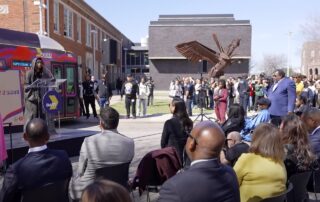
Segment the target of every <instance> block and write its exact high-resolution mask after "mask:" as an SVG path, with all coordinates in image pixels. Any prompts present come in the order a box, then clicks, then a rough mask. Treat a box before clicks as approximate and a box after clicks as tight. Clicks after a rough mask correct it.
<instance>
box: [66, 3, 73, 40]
mask: <svg viewBox="0 0 320 202" xmlns="http://www.w3.org/2000/svg"><path fill="white" fill-rule="evenodd" d="M72 30H73V13H72V11H71V10H69V9H68V8H66V7H64V36H66V37H70V38H72V36H73V35H72Z"/></svg>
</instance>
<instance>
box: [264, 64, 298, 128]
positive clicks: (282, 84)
mask: <svg viewBox="0 0 320 202" xmlns="http://www.w3.org/2000/svg"><path fill="white" fill-rule="evenodd" d="M272 76H273V80H274V84H273V85H272V86H271V88H270V89H269V91H268V99H269V100H270V101H271V106H270V107H269V112H270V118H271V123H272V124H274V125H276V126H279V125H280V123H281V117H283V116H285V115H287V114H290V113H293V110H294V107H295V102H296V85H295V83H294V81H293V80H291V79H290V78H288V77H286V75H285V73H284V71H283V70H280V69H279V70H276V71H275V72H274V73H273V75H272Z"/></svg>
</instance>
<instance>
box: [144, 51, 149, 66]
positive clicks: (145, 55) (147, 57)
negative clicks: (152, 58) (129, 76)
mask: <svg viewBox="0 0 320 202" xmlns="http://www.w3.org/2000/svg"><path fill="white" fill-rule="evenodd" d="M143 58H144V65H148V64H149V55H148V53H144V57H143Z"/></svg>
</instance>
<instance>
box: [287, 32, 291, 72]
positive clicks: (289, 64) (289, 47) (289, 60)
mask: <svg viewBox="0 0 320 202" xmlns="http://www.w3.org/2000/svg"><path fill="white" fill-rule="evenodd" d="M291 35H292V32H288V56H287V60H288V61H287V63H288V64H287V76H290V75H289V73H290V67H291V54H290V52H291Z"/></svg>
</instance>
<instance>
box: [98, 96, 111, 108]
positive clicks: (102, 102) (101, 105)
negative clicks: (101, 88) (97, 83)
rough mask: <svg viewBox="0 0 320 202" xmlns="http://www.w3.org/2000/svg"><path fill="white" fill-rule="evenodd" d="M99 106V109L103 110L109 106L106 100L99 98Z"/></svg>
mask: <svg viewBox="0 0 320 202" xmlns="http://www.w3.org/2000/svg"><path fill="white" fill-rule="evenodd" d="M99 105H100V108H105V107H106V106H109V100H108V99H107V98H103V97H102V98H100V99H99Z"/></svg>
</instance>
